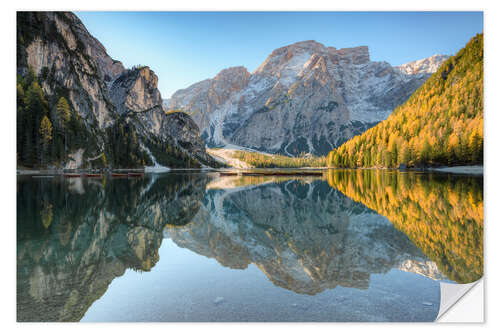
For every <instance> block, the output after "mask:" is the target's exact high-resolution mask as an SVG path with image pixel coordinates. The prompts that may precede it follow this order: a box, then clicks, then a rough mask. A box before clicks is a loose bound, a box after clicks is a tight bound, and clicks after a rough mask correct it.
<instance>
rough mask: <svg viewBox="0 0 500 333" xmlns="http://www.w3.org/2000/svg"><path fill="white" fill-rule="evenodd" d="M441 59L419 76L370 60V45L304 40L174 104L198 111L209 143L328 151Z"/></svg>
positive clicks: (381, 114)
mask: <svg viewBox="0 0 500 333" xmlns="http://www.w3.org/2000/svg"><path fill="white" fill-rule="evenodd" d="M441 62H442V58H441V57H435V58H433V59H432V60H431V61H430V62H425V61H424V62H419V63H418V66H420V67H419V69H418V70H417V71H416V73H417V74H418V75H417V74H414V73H413V72H405V71H403V70H401V69H398V68H394V67H392V66H391V65H390V64H389V63H388V62H383V61H371V60H370V54H369V50H368V46H358V47H351V48H341V49H337V48H335V47H326V46H325V45H323V44H321V43H318V42H316V41H314V40H308V41H302V42H297V43H294V44H290V45H287V46H284V47H280V48H278V49H276V50H274V51H273V52H271V54H270V55H269V56H268V57H267V58H266V59H265V61H264V62H263V63H262V64H261V65H260V66H259V67H258V68H257V69H256V70H255V71H254V72H253V73H252V74H251V75H248V74H247V72H246V70H243V69H242V68H240V69H234V68H232V69H231V68H230V69H228V70H223V71H221V73H219V74H218V75H217V76H216V77H215V78H214V79H212V80H208V81H207V80H205V81H202V82H199V83H197V84H194V85H192V86H191V87H188V88H187V89H183V90H179V91H178V92H176V93H174V95H173V96H172V98H171V100H170V101H169V108H170V109H181V110H184V111H186V112H188V113H189V114H191V115H192V117H193V120H194V121H195V122H196V123H197V124H198V126H199V127H200V131H201V133H202V138H203V139H204V140H205V142H206V143H207V144H208V145H209V146H215V147H221V146H226V145H231V146H233V147H234V146H240V147H244V148H251V149H255V150H260V151H266V152H270V153H280V154H285V155H294V156H296V155H300V154H304V153H306V154H307V153H312V154H316V155H322V154H326V153H328V151H329V150H330V148H331V147H337V146H338V145H340V144H341V143H343V142H344V141H346V140H347V139H349V138H351V137H353V136H354V135H357V134H360V133H362V132H363V131H365V130H366V129H368V128H369V127H371V126H373V125H375V124H376V123H377V122H379V121H381V120H384V119H386V118H387V116H388V115H389V114H390V113H391V112H392V110H393V109H394V107H396V106H397V105H399V104H401V103H403V102H405V101H406V99H407V98H408V97H409V96H410V95H411V94H412V93H413V91H415V89H417V88H418V87H419V86H420V85H421V84H422V83H423V82H424V81H425V80H426V79H427V78H428V77H429V76H430V73H428V72H426V71H433V70H435V69H436V68H437V66H438V64H440V63H441ZM228 75H229V76H232V77H231V78H229V77H228Z"/></svg>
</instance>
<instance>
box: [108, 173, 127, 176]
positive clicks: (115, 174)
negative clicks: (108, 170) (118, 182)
mask: <svg viewBox="0 0 500 333" xmlns="http://www.w3.org/2000/svg"><path fill="white" fill-rule="evenodd" d="M127 176H128V175H127V174H126V173H112V174H111V177H127Z"/></svg>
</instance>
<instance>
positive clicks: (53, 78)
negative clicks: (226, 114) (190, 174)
mask: <svg viewBox="0 0 500 333" xmlns="http://www.w3.org/2000/svg"><path fill="white" fill-rule="evenodd" d="M17 73H18V85H17V90H18V140H17V141H18V142H17V144H18V165H19V166H28V167H42V168H43V167H48V166H52V167H63V166H65V165H66V166H68V165H71V166H74V167H89V166H103V165H105V164H108V165H111V166H113V167H125V166H126V167H141V166H143V165H151V164H152V163H153V162H154V161H155V160H163V161H170V162H171V164H167V166H200V165H202V164H204V165H212V166H215V165H216V162H215V161H214V160H212V159H211V158H210V157H209V156H208V155H207V154H206V152H205V148H204V145H202V144H200V140H199V132H198V128H197V127H196V126H184V127H183V128H182V129H179V128H178V127H177V125H176V124H175V123H174V124H171V123H172V121H169V119H170V118H171V117H169V116H167V115H166V114H165V112H164V110H163V107H162V105H161V104H162V99H161V95H160V92H159V90H158V77H157V76H156V75H155V74H154V72H153V71H151V70H150V69H149V68H148V67H140V68H133V69H130V70H127V69H125V68H124V66H123V65H122V63H121V62H119V61H116V60H114V59H112V58H111V57H109V55H108V54H107V53H106V49H105V48H104V46H103V45H102V44H101V43H100V42H99V41H98V40H97V39H95V38H94V37H92V36H91V35H90V34H89V32H88V31H87V30H86V28H85V26H84V25H83V24H82V22H81V21H80V20H79V19H78V18H77V17H76V16H75V15H74V14H72V13H61V12H18V14H17ZM185 117H188V116H185ZM45 118H46V119H45ZM187 122H188V121H186V123H187ZM171 128H174V129H176V130H177V131H176V133H175V138H174V135H173V133H170V132H169V130H170V129H171ZM122 129H125V130H122ZM183 130H188V131H192V132H191V133H182V137H183V140H192V141H189V143H190V145H188V144H185V145H184V146H180V145H179V144H178V140H177V138H176V137H177V136H178V135H179V133H180V132H182V131H183ZM42 133H43V134H42ZM120 143H121V145H122V146H125V147H126V148H127V150H121V151H116V149H115V148H116V147H117V145H120ZM145 147H150V149H149V150H148V149H146V148H145ZM190 147H193V149H195V150H193V151H191V149H190ZM76 152H78V154H81V155H82V158H81V159H78V162H79V163H77V162H76V161H71V158H70V155H73V154H75V153H76ZM151 152H152V153H151ZM99 157H101V158H99ZM200 157H203V158H200ZM174 161H176V162H175V163H174ZM172 163H173V164H172Z"/></svg>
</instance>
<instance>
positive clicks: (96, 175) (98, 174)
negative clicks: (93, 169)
mask: <svg viewBox="0 0 500 333" xmlns="http://www.w3.org/2000/svg"><path fill="white" fill-rule="evenodd" d="M84 176H85V177H87V178H101V177H102V174H100V173H86V174H85V175H84Z"/></svg>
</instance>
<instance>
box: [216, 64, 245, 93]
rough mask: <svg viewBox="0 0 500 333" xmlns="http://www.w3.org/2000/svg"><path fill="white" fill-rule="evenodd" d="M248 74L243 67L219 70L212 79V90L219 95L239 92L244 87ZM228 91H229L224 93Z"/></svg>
mask: <svg viewBox="0 0 500 333" xmlns="http://www.w3.org/2000/svg"><path fill="white" fill-rule="evenodd" d="M249 78H250V73H249V72H248V70H247V69H246V68H245V67H243V66H238V67H229V68H226V69H223V70H221V71H220V72H219V73H218V74H217V75H216V76H215V77H214V79H213V82H214V88H215V89H216V90H218V91H219V92H221V93H223V94H224V93H227V92H229V91H236V90H240V89H242V88H243V87H245V86H246V85H247V83H248V79H249ZM226 89H228V90H229V91H225V90H226Z"/></svg>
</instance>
